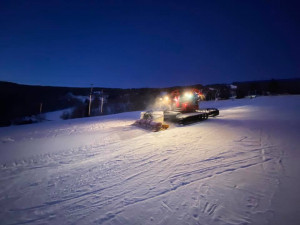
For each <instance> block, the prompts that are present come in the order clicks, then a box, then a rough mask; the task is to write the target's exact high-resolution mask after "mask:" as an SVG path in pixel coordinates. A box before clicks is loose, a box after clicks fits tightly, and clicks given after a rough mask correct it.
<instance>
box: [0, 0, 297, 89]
mask: <svg viewBox="0 0 300 225" xmlns="http://www.w3.org/2000/svg"><path fill="white" fill-rule="evenodd" d="M296 2H297V1H294V2H293V1H278V0H275V1H264V0H258V1H254V0H249V1H246V0H245V1H238V0H236V1H230V0H223V1H213V0H211V1H200V0H199V1H188V0H183V1H150V0H147V1H146V0H145V1H143V0H140V1H118V0H110V1H109V0H107V1H95V0H94V1H87V0H86V1H74V0H73V1H63V0H60V1H52V0H51V1H40V0H37V1H30V0H29V1H27V0H26V1H24V0H20V1H14V0H8V1H3V0H0V80H4V81H12V82H17V83H23V84H39V85H54V86H78V87H84V86H87V87H88V86H90V84H91V83H93V84H94V86H102V87H120V88H134V87H168V86H174V85H190V84H198V83H200V84H212V83H231V82H233V81H249V80H261V79H271V78H274V79H279V78H293V77H299V72H300V63H299V62H300V44H299V41H300V21H299V12H300V8H299V4H298V3H296Z"/></svg>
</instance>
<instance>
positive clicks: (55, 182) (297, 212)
mask: <svg viewBox="0 0 300 225" xmlns="http://www.w3.org/2000/svg"><path fill="white" fill-rule="evenodd" d="M201 106H202V107H210V106H215V107H219V109H220V110H221V111H220V112H221V114H220V116H219V117H217V118H212V119H209V120H207V121H204V122H201V123H196V124H192V125H188V126H175V125H172V126H171V127H170V129H169V130H166V131H162V132H156V133H152V132H148V131H145V130H142V129H139V128H136V127H132V126H130V124H132V123H133V121H134V120H135V119H137V118H138V117H139V112H132V113H123V114H117V115H111V116H103V117H93V118H86V119H74V120H68V121H52V122H44V123H41V124H32V125H24V126H12V127H6V128H1V129H0V207H1V211H0V223H1V224H114V225H117V224H118V225H119V224H120V225H121V224H122V225H124V224H130V225H131V224H170V225H175V224H178V225H184V224H203V225H206V224H216V225H219V224H243V225H245V224H258V225H261V224H278V225H279V224H299V221H300V193H299V190H300V179H299V178H300V175H299V172H300V163H299V160H300V149H299V143H300V141H299V138H300V136H299V131H300V119H299V115H300V96H277V97H258V98H256V99H241V100H235V101H231V100H229V101H218V102H204V103H201Z"/></svg>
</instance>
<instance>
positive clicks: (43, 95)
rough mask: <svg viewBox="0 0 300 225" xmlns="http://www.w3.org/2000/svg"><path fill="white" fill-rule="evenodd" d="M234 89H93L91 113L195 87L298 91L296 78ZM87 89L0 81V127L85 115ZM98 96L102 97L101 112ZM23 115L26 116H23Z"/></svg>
mask: <svg viewBox="0 0 300 225" xmlns="http://www.w3.org/2000/svg"><path fill="white" fill-rule="evenodd" d="M233 84H234V85H235V86H236V87H237V88H236V90H234V91H233V92H232V90H231V88H230V85H228V84H214V85H206V86H203V85H201V84H198V85H194V86H189V87H185V86H182V87H168V88H139V89H118V88H115V89H114V88H103V87H94V88H93V102H92V104H91V105H92V107H91V115H92V116H95V115H107V114H114V113H120V112H128V111H136V110H144V109H145V108H147V106H148V105H149V104H150V103H151V102H152V101H153V99H155V98H156V97H157V96H159V95H160V93H161V92H170V91H172V90H174V89H184V88H191V87H194V88H198V89H201V90H202V91H203V93H204V94H205V95H206V99H207V100H212V99H215V98H219V99H228V98H229V97H231V96H236V97H237V98H243V97H245V96H247V95H249V94H252V95H253V94H255V95H269V94H300V79H286V80H269V81H251V82H250V81H249V82H235V83H233ZM90 92H91V89H90V88H70V87H50V86H32V85H21V84H16V83H10V82H0V104H1V108H2V110H1V112H0V126H8V125H10V124H23V123H31V122H34V121H33V119H32V116H33V115H34V116H35V119H40V120H43V119H45V118H38V117H37V115H39V114H40V113H45V112H51V111H57V110H62V109H66V108H71V107H72V108H74V110H73V112H72V114H71V115H70V114H65V115H62V116H64V118H65V119H68V118H79V117H86V116H88V111H89V109H88V107H89V95H90ZM101 97H104V98H103V99H104V105H103V107H102V112H101V111H100V104H101ZM24 117H28V118H27V119H24Z"/></svg>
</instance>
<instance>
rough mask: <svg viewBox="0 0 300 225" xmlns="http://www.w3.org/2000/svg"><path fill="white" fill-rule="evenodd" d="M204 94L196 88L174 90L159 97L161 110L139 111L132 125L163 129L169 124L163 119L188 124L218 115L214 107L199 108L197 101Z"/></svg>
mask: <svg viewBox="0 0 300 225" xmlns="http://www.w3.org/2000/svg"><path fill="white" fill-rule="evenodd" d="M203 99H204V95H203V94H202V93H201V92H200V91H199V90H198V89H191V90H186V91H179V90H174V91H172V92H171V93H170V94H169V95H165V96H163V97H161V98H159V103H158V105H159V106H160V108H164V109H163V110H161V111H147V112H142V113H141V118H140V119H139V120H137V121H136V122H135V123H134V125H137V126H140V127H143V128H146V129H149V130H153V131H159V130H165V129H167V128H168V127H169V125H167V124H164V121H170V122H173V123H178V124H183V125H184V124H189V123H194V122H198V121H202V120H206V119H208V117H214V116H217V115H219V110H218V109H216V108H206V109H200V108H199V102H200V101H201V100H203Z"/></svg>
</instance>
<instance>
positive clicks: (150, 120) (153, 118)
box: [133, 111, 169, 132]
mask: <svg viewBox="0 0 300 225" xmlns="http://www.w3.org/2000/svg"><path fill="white" fill-rule="evenodd" d="M133 125H134V126H138V127H141V128H144V129H147V130H151V131H153V132H157V131H161V130H166V129H168V128H169V125H168V124H165V123H164V115H163V112H162V111H154V112H153V111H148V112H141V117H140V119H139V120H137V121H135V122H134V124H133Z"/></svg>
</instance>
